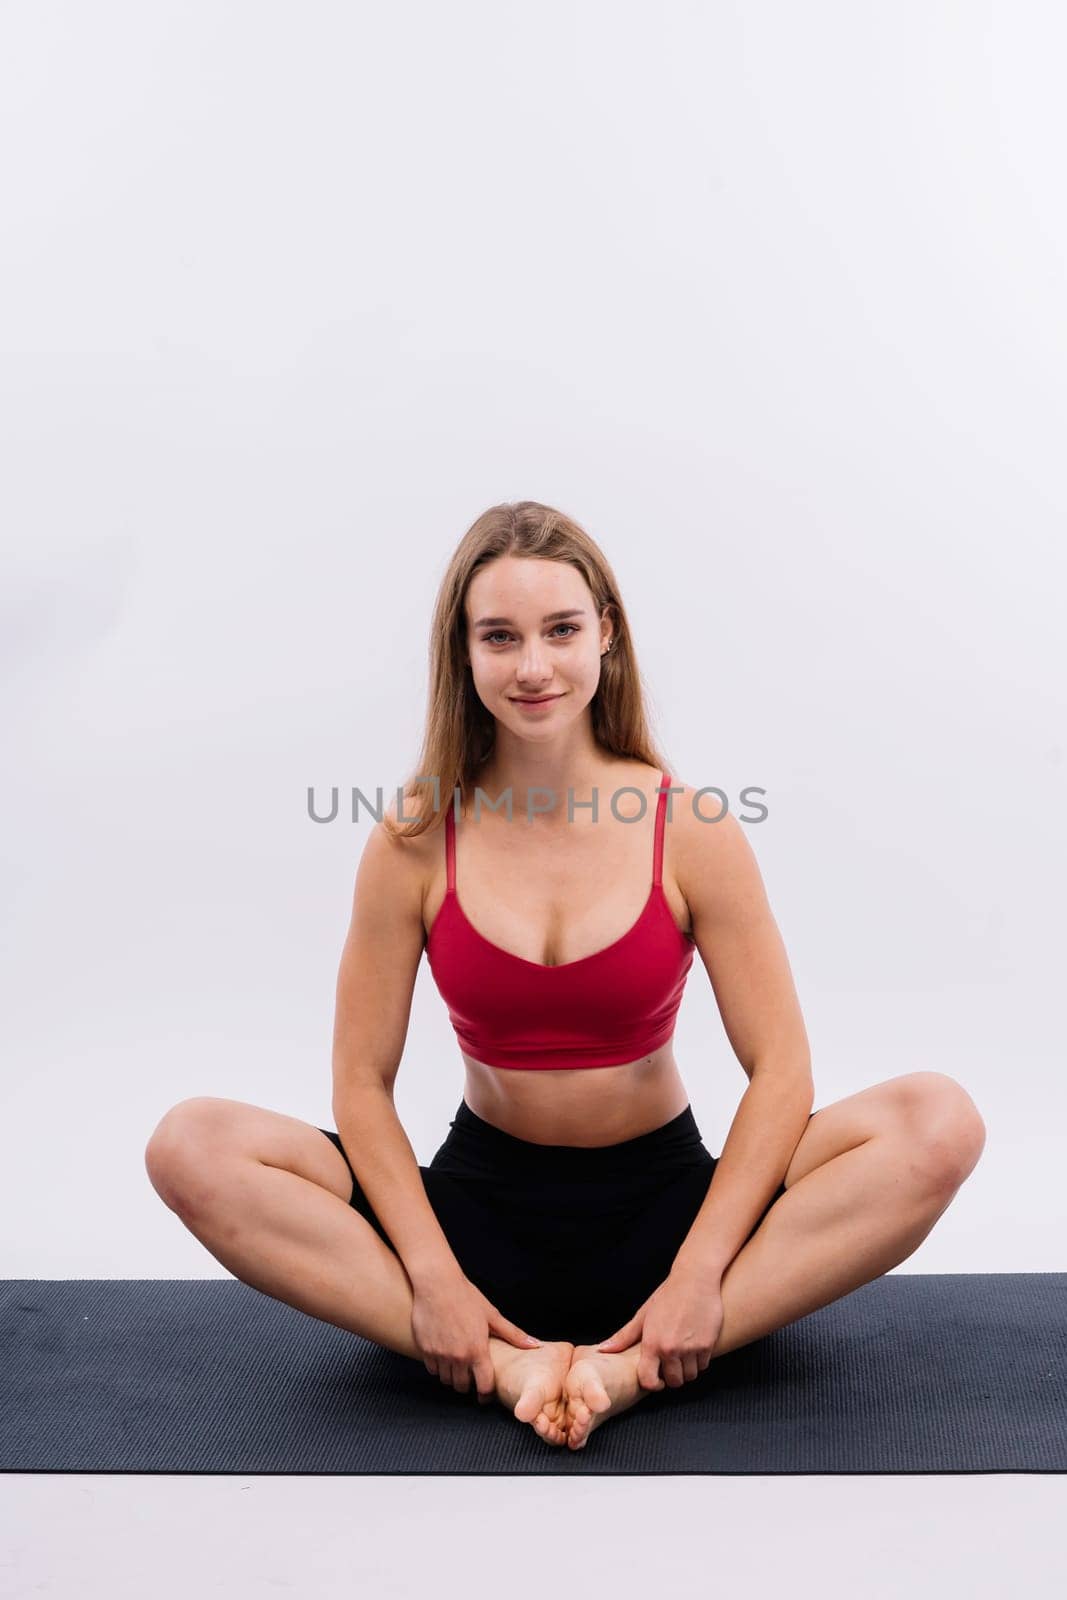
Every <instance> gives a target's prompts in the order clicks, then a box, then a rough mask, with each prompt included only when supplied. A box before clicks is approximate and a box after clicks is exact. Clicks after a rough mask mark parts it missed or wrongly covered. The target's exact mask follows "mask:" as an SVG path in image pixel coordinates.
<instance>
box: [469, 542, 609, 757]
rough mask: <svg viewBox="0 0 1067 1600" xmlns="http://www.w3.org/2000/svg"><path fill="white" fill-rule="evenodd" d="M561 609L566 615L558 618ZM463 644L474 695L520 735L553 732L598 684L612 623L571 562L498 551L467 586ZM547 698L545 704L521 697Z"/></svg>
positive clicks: (578, 710) (579, 708)
mask: <svg viewBox="0 0 1067 1600" xmlns="http://www.w3.org/2000/svg"><path fill="white" fill-rule="evenodd" d="M557 613H565V615H557ZM466 614H467V641H468V652H469V658H470V664H471V673H472V676H473V678H474V687H475V689H476V690H477V693H478V698H479V699H480V700H481V702H482V704H483V705H484V706H485V707H486V709H487V710H488V711H490V712H492V714H493V716H494V717H496V718H497V719H498V721H500V722H502V723H504V724H505V726H506V727H508V728H510V729H512V730H513V731H514V732H515V733H517V734H518V735H519V736H520V737H522V738H525V739H530V738H533V739H536V738H538V737H541V736H548V735H557V734H558V733H559V732H560V731H561V729H562V728H564V727H565V726H566V725H567V724H568V723H571V722H573V721H574V719H575V718H576V717H577V716H579V715H580V714H581V712H582V711H584V709H585V707H586V706H587V705H588V704H589V702H590V701H591V700H592V698H593V696H594V694H595V693H596V691H597V687H598V685H599V683H600V660H601V653H602V651H603V650H604V649H605V647H606V645H607V642H608V640H609V639H610V637H611V625H610V623H609V622H608V621H607V620H604V621H603V622H602V621H601V620H600V619H599V618H598V617H597V614H596V608H595V606H594V603H593V596H592V594H591V592H590V590H589V586H588V585H587V583H586V581H585V579H584V578H583V577H582V574H581V573H580V572H579V571H578V569H577V567H572V566H571V564H570V562H569V561H544V560H539V559H533V558H530V557H522V556H500V557H498V559H497V560H495V561H490V562H489V563H488V565H487V566H484V567H481V568H480V569H479V570H478V571H477V572H476V573H475V575H474V577H473V579H472V580H471V583H470V585H469V587H468V589H467V598H466ZM541 696H552V697H553V698H552V699H551V700H550V701H549V702H548V703H547V704H544V705H540V706H530V705H523V704H521V703H520V702H521V701H522V700H524V699H527V700H528V699H531V698H538V697H541Z"/></svg>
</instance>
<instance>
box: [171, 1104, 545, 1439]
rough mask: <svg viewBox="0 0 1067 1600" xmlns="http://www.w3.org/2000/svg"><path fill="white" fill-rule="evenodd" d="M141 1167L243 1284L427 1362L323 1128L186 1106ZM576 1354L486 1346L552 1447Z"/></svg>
mask: <svg viewBox="0 0 1067 1600" xmlns="http://www.w3.org/2000/svg"><path fill="white" fill-rule="evenodd" d="M338 1144H339V1141H338ZM145 1166H146V1169H147V1171H148V1175H149V1178H150V1180H151V1182H152V1186H153V1188H154V1189H155V1190H156V1192H157V1194H158V1195H159V1196H160V1198H161V1199H162V1200H163V1202H164V1203H165V1204H166V1205H167V1206H169V1207H170V1209H171V1210H172V1211H174V1212H175V1214H176V1215H177V1216H178V1217H180V1219H181V1220H182V1222H183V1223H184V1224H185V1226H186V1227H187V1228H188V1229H189V1231H190V1232H191V1233H193V1234H195V1235H196V1237H197V1238H198V1239H199V1240H200V1242H201V1243H202V1244H203V1245H204V1246H205V1248H206V1249H207V1250H209V1251H210V1252H211V1254H212V1255H213V1256H214V1257H215V1259H216V1260H217V1261H220V1262H221V1263H222V1265H223V1266H224V1267H226V1268H227V1269H228V1270H229V1271H230V1272H232V1273H233V1275H234V1276H235V1277H236V1278H238V1279H240V1281H241V1282H242V1283H247V1284H249V1285H250V1286H251V1287H252V1288H254V1289H259V1290H260V1291H261V1292H262V1293H263V1294H267V1295H270V1296H271V1297H272V1298H273V1299H276V1300H281V1301H283V1302H284V1303H285V1304H286V1305H290V1306H294V1307H295V1308H296V1309H297V1310H298V1311H303V1312H306V1313H307V1315H309V1316H312V1317H318V1318H319V1319H320V1320H321V1321H323V1322H329V1323H332V1324H333V1325H334V1326H335V1327H338V1328H344V1329H345V1330H346V1332H349V1333H357V1334H359V1335H360V1336H361V1337H362V1338H365V1339H370V1340H371V1341H372V1342H373V1343H375V1344H379V1345H382V1346H384V1347H385V1348H386V1349H388V1350H393V1351H395V1352H396V1353H397V1354H398V1355H404V1356H408V1357H410V1358H411V1359H412V1360H416V1361H420V1362H421V1361H422V1359H423V1358H422V1354H421V1352H420V1350H419V1348H418V1346H417V1345H416V1344H415V1341H414V1339H413V1337H412V1333H411V1311H412V1291H411V1284H410V1281H409V1279H408V1276H407V1273H406V1272H405V1270H404V1267H403V1263H402V1262H401V1260H400V1258H399V1257H398V1256H397V1254H396V1253H395V1251H394V1250H393V1249H392V1247H391V1246H390V1245H388V1244H387V1243H386V1242H385V1241H384V1240H383V1239H382V1238H381V1236H380V1235H379V1234H378V1233H377V1231H376V1230H375V1228H374V1226H373V1225H372V1223H370V1222H369V1221H368V1220H367V1219H366V1217H364V1216H362V1215H361V1214H360V1213H359V1212H358V1211H357V1210H355V1209H354V1207H353V1205H352V1204H351V1198H352V1196H353V1193H354V1191H355V1180H354V1177H353V1174H352V1172H351V1169H350V1168H349V1166H348V1162H347V1160H346V1158H345V1156H344V1155H343V1153H342V1152H341V1150H340V1149H339V1148H338V1147H337V1145H335V1144H334V1143H333V1141H332V1140H331V1139H330V1137H329V1135H328V1134H327V1135H326V1136H325V1137H324V1136H323V1130H321V1129H319V1128H316V1127H313V1126H312V1125H311V1124H309V1123H306V1122H302V1121H300V1120H299V1118H295V1117H288V1116H284V1115H283V1114H281V1113H279V1112H275V1111H269V1110H266V1109H265V1108H263V1107H260V1106H253V1105H246V1104H244V1103H243V1102H240V1101H235V1100H222V1099H212V1098H209V1097H204V1098H200V1099H194V1100H187V1101H183V1102H182V1103H181V1104H180V1105H177V1106H175V1107H173V1108H172V1109H171V1110H170V1111H168V1112H167V1114H166V1115H165V1116H164V1117H163V1119H162V1120H161V1122H160V1124H159V1126H158V1127H157V1128H156V1130H155V1132H154V1133H153V1135H152V1137H151V1139H150V1140H149V1142H148V1146H147V1148H146V1151H145ZM572 1349H573V1346H570V1345H567V1346H566V1347H565V1348H564V1346H562V1345H552V1346H549V1344H548V1343H547V1342H546V1344H545V1347H544V1348H543V1350H541V1351H537V1350H531V1351H521V1350H519V1349H517V1348H516V1346H514V1345H511V1344H508V1342H507V1341H506V1340H504V1339H498V1338H496V1337H495V1336H492V1335H491V1336H490V1338H489V1355H490V1359H491V1361H492V1363H493V1371H494V1375H495V1379H496V1397H497V1398H498V1399H499V1400H500V1402H501V1404H503V1405H504V1406H505V1407H506V1408H507V1409H508V1410H510V1411H512V1412H513V1413H514V1414H515V1416H516V1417H517V1418H518V1420H519V1421H521V1422H526V1423H529V1424H530V1426H531V1427H533V1429H534V1431H535V1432H536V1433H537V1434H538V1435H539V1436H540V1437H541V1438H543V1439H545V1441H546V1442H548V1443H551V1444H562V1443H563V1442H564V1434H563V1431H562V1429H561V1428H560V1427H559V1425H558V1421H559V1418H558V1416H557V1413H559V1415H562V1410H563V1405H564V1402H563V1400H562V1399H561V1394H562V1387H563V1375H564V1373H565V1372H566V1370H567V1367H568V1365H569V1363H570V1355H571V1352H572Z"/></svg>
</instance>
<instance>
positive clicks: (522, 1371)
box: [489, 1335, 617, 1444]
mask: <svg viewBox="0 0 1067 1600" xmlns="http://www.w3.org/2000/svg"><path fill="white" fill-rule="evenodd" d="M573 1354H574V1346H573V1345H572V1344H569V1343H568V1342H567V1341H566V1340H552V1339H543V1340H542V1341H541V1345H540V1348H539V1349H537V1350H521V1349H519V1347H518V1346H517V1345H514V1344H508V1342H507V1340H506V1339H497V1338H494V1337H493V1336H492V1335H490V1339H489V1359H490V1360H491V1361H492V1363H493V1371H494V1372H495V1374H496V1397H497V1399H498V1400H499V1401H500V1402H501V1404H502V1405H505V1406H507V1408H508V1410H509V1411H513V1412H514V1413H515V1416H516V1417H517V1418H518V1420H519V1421H520V1422H528V1423H530V1424H531V1426H532V1427H533V1430H534V1432H535V1433H537V1434H538V1435H539V1436H540V1437H541V1438H542V1439H543V1440H544V1441H545V1443H546V1444H565V1443H566V1441H567V1433H566V1427H565V1417H566V1406H567V1403H566V1400H565V1398H564V1395H563V1379H564V1376H565V1374H566V1372H567V1369H568V1367H569V1366H570V1364H571V1357H572V1356H573ZM604 1359H605V1360H612V1361H613V1360H615V1359H617V1358H616V1357H614V1356H609V1357H605V1358H604Z"/></svg>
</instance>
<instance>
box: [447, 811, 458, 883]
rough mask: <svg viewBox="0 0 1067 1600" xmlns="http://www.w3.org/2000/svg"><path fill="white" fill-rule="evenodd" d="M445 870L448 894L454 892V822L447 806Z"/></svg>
mask: <svg viewBox="0 0 1067 1600" xmlns="http://www.w3.org/2000/svg"><path fill="white" fill-rule="evenodd" d="M445 869H446V872H447V876H448V888H447V891H446V892H447V893H448V894H455V892H456V821H455V817H454V816H453V814H452V807H451V806H449V807H448V809H447V811H446V812H445Z"/></svg>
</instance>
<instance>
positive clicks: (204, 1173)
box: [145, 1098, 422, 1360]
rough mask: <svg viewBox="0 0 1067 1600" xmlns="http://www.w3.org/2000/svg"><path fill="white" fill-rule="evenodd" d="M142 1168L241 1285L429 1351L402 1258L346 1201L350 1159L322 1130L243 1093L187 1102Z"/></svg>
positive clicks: (349, 1327) (352, 1329) (159, 1133)
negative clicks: (420, 1338)
mask: <svg viewBox="0 0 1067 1600" xmlns="http://www.w3.org/2000/svg"><path fill="white" fill-rule="evenodd" d="M253 1152H254V1153H253ZM145 1167H146V1169H147V1171H148V1176H149V1178H150V1180H151V1182H152V1186H153V1188H154V1189H155V1190H156V1193H157V1194H158V1195H159V1197H160V1199H161V1200H162V1201H163V1202H164V1204H165V1205H167V1206H169V1207H170V1209H171V1210H172V1211H174V1212H175V1213H176V1215H177V1216H178V1217H180V1218H181V1220H182V1222H184V1224H185V1226H186V1227H187V1228H188V1229H189V1231H190V1232H191V1233H194V1234H195V1235H196V1237H197V1238H198V1239H199V1240H200V1242H201V1243H202V1244H203V1245H204V1246H205V1247H206V1249H208V1250H209V1251H210V1252H211V1254H212V1255H213V1256H214V1257H215V1259H216V1260H217V1261H221V1263H222V1265H223V1266H224V1267H226V1268H227V1269H228V1270H229V1271H230V1272H232V1273H233V1275H234V1277H236V1278H239V1279H240V1280H241V1282H242V1283H247V1284H249V1285H251V1287H252V1288H254V1289H259V1290H261V1291H262V1293H264V1294H268V1295H271V1296H272V1297H273V1298H274V1299H276V1300H282V1301H284V1302H285V1304H286V1305H290V1306H295V1308H296V1309H297V1310H298V1311H305V1312H307V1314H308V1315H309V1316H312V1317H318V1318H319V1319H320V1320H321V1321H323V1322H330V1323H332V1324H333V1325H334V1326H335V1327H338V1328H344V1329H345V1330H346V1331H347V1332H349V1333H358V1334H360V1335H361V1336H362V1337H363V1338H365V1339H370V1340H372V1341H373V1342H374V1343H375V1344H380V1345H384V1346H385V1348H386V1349H388V1350H394V1351H396V1352H397V1353H398V1354H399V1355H404V1356H410V1357H412V1358H413V1359H416V1360H421V1359H422V1358H421V1356H420V1354H419V1351H418V1347H417V1346H416V1344H415V1342H414V1339H413V1338H412V1334H411V1304H412V1296H411V1285H410V1283H409V1281H408V1277H407V1274H406V1272H405V1271H404V1267H403V1263H402V1262H401V1261H400V1259H399V1257H398V1256H397V1255H396V1253H395V1252H394V1251H393V1250H391V1249H390V1247H389V1246H388V1245H387V1244H386V1243H385V1242H384V1240H382V1239H381V1238H380V1237H379V1235H378V1234H377V1233H376V1232H375V1230H374V1228H373V1227H372V1226H371V1224H370V1223H369V1222H368V1221H367V1220H366V1218H365V1217H363V1216H361V1215H360V1214H359V1213H358V1212H357V1211H356V1210H354V1209H353V1207H352V1206H351V1205H350V1204H349V1197H350V1195H351V1193H352V1187H353V1185H352V1176H351V1173H350V1172H349V1169H348V1166H347V1163H346V1162H345V1159H344V1157H343V1156H342V1155H341V1153H340V1152H339V1151H338V1150H336V1149H335V1148H332V1147H331V1144H330V1141H329V1140H328V1139H324V1138H323V1136H322V1133H321V1132H320V1131H319V1129H318V1128H314V1127H312V1126H311V1125H310V1124H309V1123H306V1122H301V1121H300V1120H299V1119H298V1118H296V1117H287V1116H284V1115H282V1114H281V1113H279V1112H275V1111H268V1110H265V1109H264V1108H262V1107H260V1106H252V1105H245V1104H242V1103H241V1102H239V1101H235V1100H213V1099H207V1098H205V1099H196V1100H187V1101H183V1102H182V1103H181V1104H180V1105H178V1106H175V1107H173V1108H172V1109H171V1110H170V1111H168V1112H167V1114H166V1115H165V1116H164V1117H163V1119H162V1121H161V1122H160V1124H159V1126H158V1127H157V1128H156V1130H155V1132H154V1133H153V1135H152V1137H151V1139H150V1140H149V1142H148V1146H147V1148H146V1150H145Z"/></svg>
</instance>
